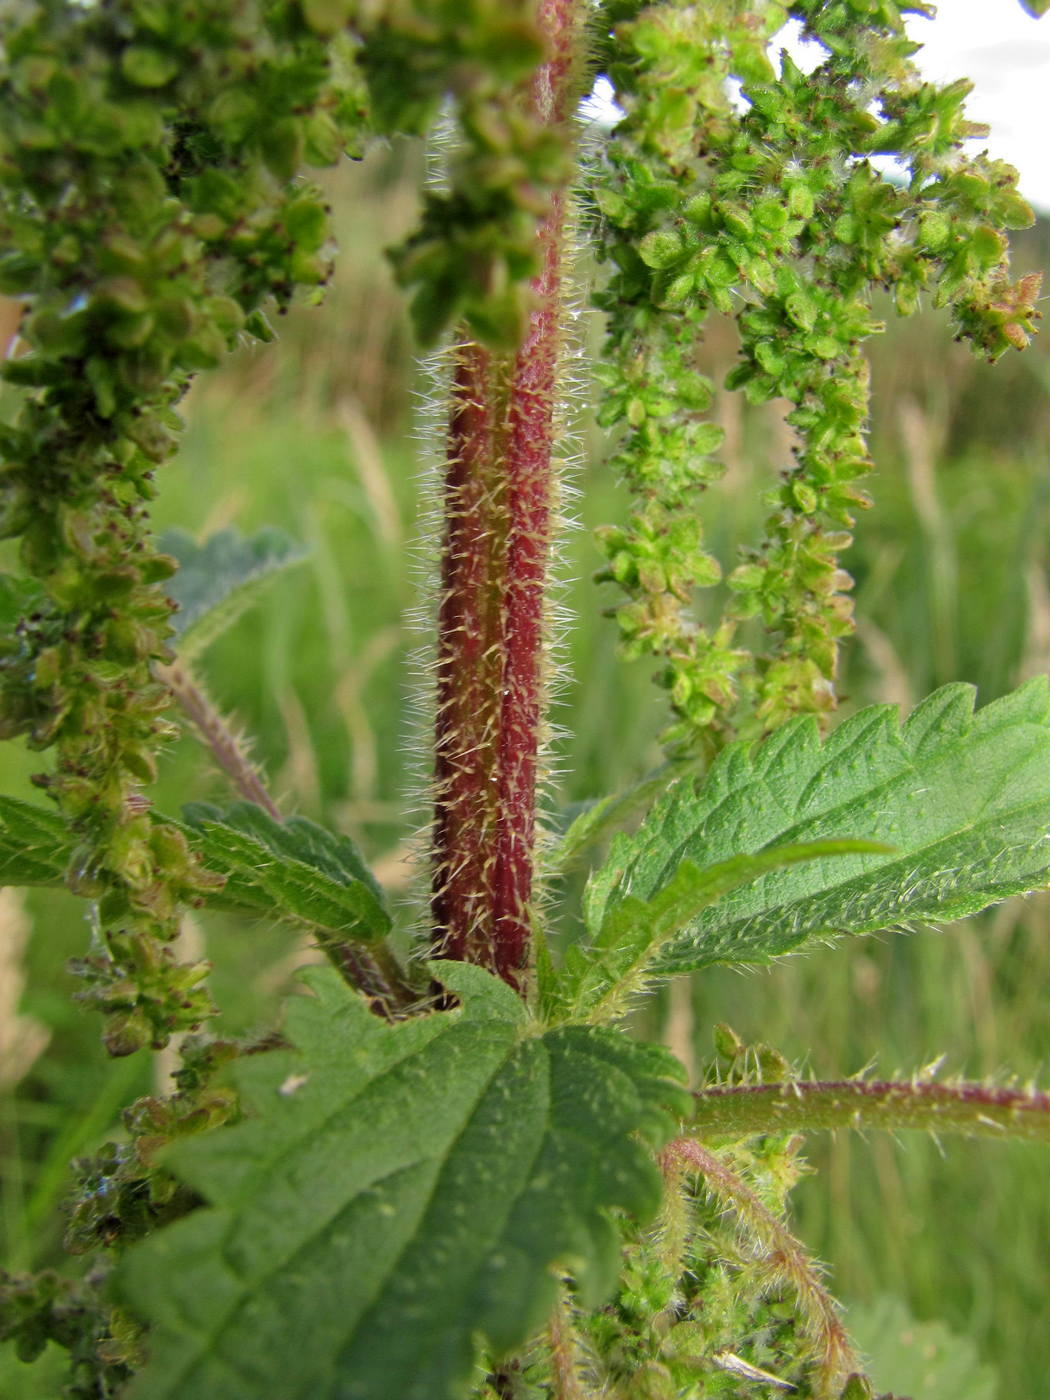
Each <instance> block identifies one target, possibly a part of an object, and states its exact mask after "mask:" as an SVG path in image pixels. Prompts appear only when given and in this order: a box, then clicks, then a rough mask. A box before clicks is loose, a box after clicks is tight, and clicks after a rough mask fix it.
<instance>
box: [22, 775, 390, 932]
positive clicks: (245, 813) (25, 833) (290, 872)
mask: <svg viewBox="0 0 1050 1400" xmlns="http://www.w3.org/2000/svg"><path fill="white" fill-rule="evenodd" d="M185 818H186V822H185V824H181V823H179V822H175V821H172V820H171V819H170V818H167V817H160V818H158V820H159V821H160V822H161V823H162V824H164V825H169V826H175V827H180V826H181V829H182V830H183V831H184V832H185V834H186V836H187V838H188V840H189V844H190V847H191V849H192V850H193V852H194V854H195V855H196V856H197V857H198V858H199V859H200V860H201V861H202V862H203V863H204V864H205V865H206V866H207V867H208V868H209V869H210V870H214V871H216V872H217V873H218V874H220V875H224V876H225V877H226V883H225V884H224V885H223V886H222V888H221V889H215V890H207V891H205V892H204V894H203V898H204V899H205V900H206V901H207V903H208V904H209V905H212V906H213V907H215V908H219V909H230V910H233V911H235V912H238V913H245V914H252V915H255V916H257V917H258V916H264V917H266V918H270V919H291V920H294V921H295V922H297V923H308V924H310V925H311V927H313V928H314V929H316V930H317V931H318V933H319V934H322V935H323V934H324V933H328V934H331V935H333V936H335V937H337V938H355V939H359V940H366V941H374V940H376V939H379V938H383V937H385V936H386V934H387V933H389V931H390V925H391V919H390V914H389V913H388V911H387V908H386V904H385V901H384V897H383V892H382V890H381V889H380V887H379V885H378V884H377V882H376V879H375V877H374V875H373V874H372V872H371V871H370V870H369V868H368V866H367V865H366V864H365V861H364V859H363V857H362V856H361V853H360V851H359V850H358V849H357V847H356V846H355V845H354V843H353V841H351V840H350V838H349V836H340V835H337V834H336V833H335V832H332V831H326V830H325V828H324V827H321V826H318V825H317V824H316V822H312V821H309V820H308V819H307V818H306V817H290V818H289V819H288V820H287V821H283V822H278V821H275V820H274V819H273V817H271V816H269V814H268V813H266V812H264V811H263V809H262V808H261V807H257V806H256V805H255V804H254V803H253V802H235V803H233V804H232V806H230V807H226V808H222V807H214V806H211V805H210V804H208V803H204V802H198V803H192V804H190V805H189V806H187V807H186V808H185ZM74 845H75V838H74V836H73V833H72V832H71V831H70V828H69V827H68V825H67V824H66V822H65V821H63V819H62V818H61V817H60V816H59V815H58V814H57V813H56V812H53V811H49V810H48V809H47V808H46V807H36V806H34V805H33V804H31V803H29V802H20V801H18V800H17V799H16V798H13V797H0V884H6V885H51V886H55V885H61V884H63V883H64V881H65V876H66V871H67V869H68V867H69V862H70V860H71V858H72V856H73V850H74Z"/></svg>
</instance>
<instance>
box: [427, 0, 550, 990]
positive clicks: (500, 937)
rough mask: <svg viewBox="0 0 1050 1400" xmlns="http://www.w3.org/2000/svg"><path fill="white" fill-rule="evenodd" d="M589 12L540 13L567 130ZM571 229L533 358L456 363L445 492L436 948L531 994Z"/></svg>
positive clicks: (537, 94)
mask: <svg viewBox="0 0 1050 1400" xmlns="http://www.w3.org/2000/svg"><path fill="white" fill-rule="evenodd" d="M576 12H577V3H576V0H542V3H541V5H540V13H539V19H540V23H541V25H543V27H544V30H545V32H546V34H547V35H548V38H549V41H550V57H549V59H548V61H547V63H545V64H544V65H543V67H542V68H541V69H540V71H539V73H538V74H537V77H536V80H535V82H534V83H533V87H532V91H531V93H530V95H529V101H530V102H531V103H532V104H533V106H534V109H535V110H536V111H538V112H539V113H540V114H541V115H542V117H543V118H544V120H546V121H548V122H550V123H552V124H563V123H564V122H566V120H567V119H568V117H569V116H570V114H571V109H572V102H573V99H574V91H573V66H574V43H573V38H574V24H575V15H576ZM564 222H565V196H564V194H562V193H560V192H558V193H555V195H554V197H553V199H552V203H551V208H550V212H549V214H548V216H547V217H546V219H545V220H544V221H543V223H542V224H541V226H540V228H539V231H538V235H537V236H538V251H539V258H540V271H539V273H538V275H537V276H536V278H535V279H534V282H533V288H532V291H533V309H532V312H531V315H530V317H529V322H528V326H527V329H526V333H525V337H524V339H523V341H522V344H521V347H520V348H519V350H518V352H517V354H516V355H514V356H512V357H506V358H501V357H498V356H495V355H493V354H492V353H491V352H490V351H487V350H485V349H483V348H482V347H480V346H477V345H472V344H468V345H464V346H462V347H460V349H459V350H458V351H457V352H456V363H455V372H454V376H453V386H452V413H451V418H450V427H449V440H448V465H447V468H446V475H445V484H444V512H445V532H444V539H443V541H442V563H441V590H442V591H441V603H440V607H439V613H438V655H437V718H436V733H435V816H434V854H433V895H432V905H431V909H432V915H433V920H434V934H435V943H436V946H437V949H438V950H439V951H440V953H441V954H442V956H445V957H449V958H455V959H459V960H462V961H467V962H472V963H477V964H479V965H481V966H483V967H488V968H490V969H491V970H492V971H493V972H496V973H497V974H498V975H499V976H500V977H502V978H503V979H504V980H505V981H507V982H508V983H510V985H511V986H513V987H515V988H516V989H518V990H521V989H522V988H523V985H524V977H525V972H526V969H527V966H528V960H529V948H530V942H531V925H530V914H529V907H530V901H531V898H532V886H533V867H534V848H535V804H536V782H537V766H538V755H539V746H540V741H541V731H542V708H543V689H544V635H545V608H546V602H545V595H546V575H547V565H548V555H549V552H550V539H551V521H552V513H553V506H554V497H555V488H556V483H555V481H554V474H553V469H552V460H551V458H552V447H553V433H554V405H555V396H556V388H557V372H558V358H559V348H560V327H561V275H562V274H561V268H562V253H563V230H564Z"/></svg>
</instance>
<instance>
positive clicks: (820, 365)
mask: <svg viewBox="0 0 1050 1400" xmlns="http://www.w3.org/2000/svg"><path fill="white" fill-rule="evenodd" d="M607 8H608V9H609V11H610V22H611V23H614V29H613V32H614V34H615V40H616V48H615V58H614V61H612V62H611V63H610V65H609V73H610V76H611V77H612V79H613V81H614V84H615V87H616V92H617V100H618V102H619V103H620V104H621V106H622V107H623V108H624V111H625V116H624V118H623V120H622V121H621V122H620V123H619V125H618V126H617V127H616V129H615V131H614V133H613V135H612V137H611V138H610V141H609V146H608V151H607V156H606V159H605V162H604V165H603V166H602V168H601V169H600V171H599V174H598V177H597V185H596V188H595V191H594V203H595V206H596V210H597V213H598V217H599V221H600V227H599V252H600V256H602V257H603V258H604V259H605V260H606V261H608V262H609V263H611V264H612V266H613V269H614V270H613V272H612V275H611V277H610V279H609V282H608V284H607V287H606V289H605V290H604V291H603V293H602V294H601V299H600V305H601V306H602V307H603V308H604V309H605V310H606V311H607V312H608V314H609V336H608V363H607V365H606V368H605V371H604V383H605V385H606V388H607V389H608V391H609V403H608V407H607V408H606V410H605V414H604V419H603V421H604V422H605V424H606V425H607V426H613V425H618V426H619V427H620V429H621V434H620V439H619V443H618V448H617V452H616V455H615V458H614V465H615V466H616V468H617V469H618V470H619V471H620V472H621V474H622V475H623V476H624V478H625V479H626V481H627V483H628V485H629V486H630V489H631V490H632V492H633V493H634V495H635V497H636V504H635V507H634V512H633V515H632V517H631V519H630V522H629V524H628V525H627V527H626V528H624V529H610V530H606V531H604V532H603V533H602V536H601V543H602V545H603V548H604V550H605V552H606V554H607V556H608V559H609V567H608V569H607V571H606V572H605V573H604V574H603V575H602V577H605V578H608V579H613V580H615V581H616V582H618V583H619V584H620V585H621V587H622V588H623V589H624V590H625V592H626V593H627V595H628V599H629V601H628V602H627V603H626V604H625V605H623V606H622V607H621V608H620V609H619V613H618V618H619V623H620V628H621V633H622V636H623V642H624V647H625V650H626V651H627V653H628V654H629V655H640V654H644V653H649V654H651V655H654V656H657V657H660V658H662V660H663V662H664V665H663V668H662V670H661V672H660V675H659V677H658V679H659V680H660V682H661V683H662V684H663V685H665V686H666V687H667V688H668V689H669V691H670V692H671V701H672V707H673V710H674V713H675V716H676V723H675V725H674V727H673V728H672V730H671V731H670V734H669V739H670V740H671V741H672V742H676V743H679V744H687V745H688V744H690V743H696V742H698V741H702V740H704V738H705V736H706V740H707V742H711V740H712V733H711V730H712V727H714V726H716V725H717V726H718V727H720V728H725V727H726V726H727V723H728V722H731V720H732V711H733V709H734V708H737V709H738V711H739V712H738V714H737V715H736V724H737V726H738V727H739V726H742V727H743V728H744V730H745V731H746V732H751V731H753V730H755V731H757V730H760V729H761V730H769V729H771V728H773V727H775V726H776V725H777V724H779V723H781V722H783V720H784V719H785V718H787V717H788V716H789V715H791V714H794V713H798V712H806V711H815V712H817V713H820V712H823V711H828V710H830V709H832V708H833V707H834V705H835V703H836V697H835V673H836V658H837V652H838V646H839V643H840V641H841V640H842V638H843V637H844V636H846V635H848V633H849V632H850V630H851V627H852V620H851V613H852V604H851V599H850V597H849V589H850V587H851V580H850V577H849V575H848V574H847V573H846V572H845V571H844V570H843V569H842V568H841V567H840V564H839V555H840V554H841V552H842V551H843V550H844V549H846V548H847V547H848V546H849V544H850V542H851V534H850V530H851V527H852V524H853V513H854V511H855V510H856V509H857V508H858V507H863V506H866V505H867V504H869V501H868V498H867V496H866V495H865V493H864V492H863V491H862V490H860V489H859V487H858V485H857V481H858V478H860V477H861V476H863V475H864V474H865V473H866V472H867V471H869V470H870V465H871V464H870V461H869V459H868V454H867V448H866V445H865V440H864V429H865V424H866V420H867V415H868V399H869V395H868V370H867V365H866V362H865V359H864V356H863V353H862V345H863V342H864V340H865V339H866V338H867V337H868V336H870V335H872V334H874V333H875V332H877V331H879V330H880V329H881V328H882V327H881V325H880V323H879V322H878V321H877V320H876V319H875V318H874V316H873V312H872V301H873V296H874V294H875V293H876V291H878V290H880V289H882V290H888V291H891V292H893V293H894V295H895V298H896V304H897V308H898V310H899V311H900V312H901V313H902V314H905V315H906V314H908V313H910V312H911V311H913V310H915V309H916V307H917V306H918V304H919V302H920V298H921V297H922V296H923V294H928V295H929V296H930V297H931V298H932V300H933V303H934V304H935V305H939V306H948V307H950V310H951V317H952V322H953V326H954V329H955V332H956V334H957V337H958V338H960V339H962V338H965V339H967V340H968V341H969V342H970V343H971V344H972V346H973V348H974V349H975V350H976V351H977V352H978V353H980V354H983V355H985V356H987V357H988V358H989V359H995V358H997V357H998V356H999V355H1001V354H1002V353H1003V352H1004V351H1005V350H1006V349H1007V348H1009V347H1010V346H1015V347H1017V348H1023V346H1024V345H1025V344H1026V343H1027V340H1028V336H1029V335H1030V334H1031V332H1032V330H1033V322H1034V320H1035V319H1036V317H1037V315H1038V313H1037V312H1036V311H1035V309H1034V307H1035V299H1036V296H1037V293H1038V289H1039V279H1038V278H1037V277H1031V276H1030V277H1025V278H1022V279H1020V281H1018V282H1016V283H1013V282H1011V281H1010V276H1009V264H1008V257H1007V247H1006V239H1005V237H1004V236H1003V232H1002V230H1003V229H1004V228H1015V227H1022V226H1025V225H1027V224H1028V223H1030V222H1031V219H1032V214H1031V211H1030V209H1029V208H1028V206H1027V204H1026V203H1025V202H1024V200H1023V199H1022V198H1021V197H1020V196H1019V195H1018V193H1017V191H1016V172H1015V171H1014V170H1013V169H1012V168H1011V167H1010V166H1007V165H1005V164H1003V163H1002V162H1000V161H992V160H990V159H988V157H987V156H978V157H976V158H970V157H967V156H965V155H964V154H963V149H962V148H963V143H964V142H965V141H966V140H967V138H969V137H971V136H974V135H980V134H981V132H982V129H981V128H978V127H975V126H974V125H973V124H971V123H969V122H968V121H967V120H966V119H965V116H964V114H963V110H962V104H963V100H964V98H965V97H966V95H967V93H968V91H969V86H970V85H969V84H968V83H967V82H965V81H963V82H958V83H953V84H951V85H950V86H948V87H944V88H938V87H936V86H933V85H931V84H927V83H924V82H922V81H921V79H920V78H919V76H918V74H917V71H916V69H915V67H914V65H913V63H912V62H911V55H912V53H913V51H914V47H913V45H912V44H911V42H910V41H909V39H908V37H907V35H906V33H905V31H904V27H903V20H902V7H901V6H899V5H897V4H895V3H893V0H833V2H832V3H829V0H802V2H801V3H796V4H791V5H786V4H779V3H775V2H774V0H761V2H760V3H750V4H741V3H738V0H719V2H718V3H713V4H708V5H704V6H695V5H691V4H689V5H687V4H683V3H679V0H667V3H664V4H660V5H655V6H652V7H651V8H648V9H645V10H644V11H642V12H641V13H636V10H637V7H633V6H625V5H623V4H616V5H609V6H608V7H607ZM908 8H910V9H912V10H915V9H921V8H922V7H920V6H914V5H913V6H910V7H908ZM788 19H795V20H797V21H799V22H801V25H802V27H803V29H802V32H803V35H804V37H805V38H806V39H808V40H811V41H814V42H815V43H816V44H819V46H820V48H819V50H818V52H819V53H820V55H821V59H822V61H820V63H819V65H818V66H817V67H816V68H815V70H814V71H813V72H811V73H809V74H805V73H803V72H801V71H800V69H799V68H798V67H797V66H796V64H795V63H794V62H792V60H791V58H790V57H789V56H788V54H787V53H782V54H781V55H780V60H779V65H778V66H777V67H774V64H773V63H772V61H771V59H770V56H769V53H768V49H769V45H770V39H771V37H772V36H773V35H774V34H775V32H776V31H777V30H778V29H780V28H781V27H782V26H783V25H784V24H785V23H786V21H787V20H788ZM616 20H619V21H620V22H619V23H615V21H616ZM734 90H737V91H739V93H740V99H739V101H736V102H734V101H733V100H732V98H731V94H732V93H733V92H734ZM886 157H890V158H892V171H890V170H887V168H886V161H885V158H886ZM878 158H883V159H881V160H880V159H878ZM712 308H713V309H714V310H716V311H718V312H721V313H722V314H724V315H728V316H732V317H733V318H734V319H735V322H736V326H737V329H738V332H739V335H740V342H741V350H740V362H739V364H738V365H737V366H736V367H735V368H734V369H733V371H732V372H731V373H730V375H729V378H728V381H727V388H730V389H740V390H742V391H743V392H744V394H745V395H746V397H747V399H748V400H749V401H750V402H752V403H762V402H765V401H767V400H770V399H775V398H781V399H785V400H787V401H788V402H789V403H790V404H791V406H792V407H791V410H790V412H789V414H788V422H789V423H790V424H791V426H792V427H793V429H794V430H795V435H796V442H797V445H796V447H795V449H794V458H795V460H794V463H793V465H791V466H790V467H787V468H786V469H785V470H784V471H783V473H782V476H781V479H780V483H779V485H778V487H777V488H776V489H775V491H773V492H772V493H771V496H770V498H769V505H770V507H771V513H770V515H769V517H768V519H767V522H766V536H765V539H764V540H762V541H761V542H760V543H758V544H757V545H756V546H755V547H754V548H752V549H749V550H746V551H745V552H744V559H743V562H742V563H741V564H740V566H739V567H737V568H735V569H734V570H733V571H732V572H731V573H730V574H729V577H728V579H727V580H726V582H727V584H728V586H729V589H730V595H729V597H728V599H727V602H726V606H725V608H724V611H723V616H722V619H721V621H720V622H719V623H718V624H716V625H715V626H713V627H711V628H707V627H703V626H701V625H699V624H698V623H697V622H696V621H695V620H694V619H693V618H692V616H691V615H690V605H691V603H692V599H693V590H694V589H696V588H702V587H711V586H713V585H715V584H717V583H718V582H719V581H720V580H721V577H722V571H721V568H720V565H719V563H718V561H717V560H715V559H714V558H713V557H712V556H711V555H710V554H708V553H706V552H705V551H704V548H703V541H702V530H701V525H700V523H699V520H698V518H697V497H698V495H699V493H700V492H702V491H703V490H705V489H706V488H707V487H708V486H709V485H710V484H711V483H713V482H714V481H716V480H717V479H718V477H719V475H720V471H721V468H720V467H719V465H718V463H717V462H716V461H714V460H713V459H712V455H711V454H712V453H714V452H715V451H717V448H718V445H719V441H720V436H721V434H720V432H719V430H718V429H717V427H715V426H714V425H712V424H711V423H709V422H706V421H704V420H703V418H702V417H701V415H702V414H703V413H704V412H705V410H706V409H707V407H708V406H709V404H710V402H711V397H712V389H711V385H710V383H709V382H708V381H707V380H705V379H704V377H703V376H702V375H700V374H699V373H698V371H697V369H696V367H695V362H694V357H695V349H696V343H697V340H698V337H699V336H700V334H701V333H702V325H703V322H704V320H705V318H706V316H707V315H708V313H709V312H710V311H711V309H712ZM749 618H756V619H759V620H760V622H761V623H762V625H763V627H764V629H765V634H766V636H768V637H769V638H770V645H769V649H768V650H767V651H765V652H762V653H759V654H751V653H749V652H748V651H747V650H745V649H744V648H743V647H742V646H741V645H740V644H739V641H738V632H739V629H740V626H741V624H742V623H743V622H744V621H745V620H747V619H749Z"/></svg>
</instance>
